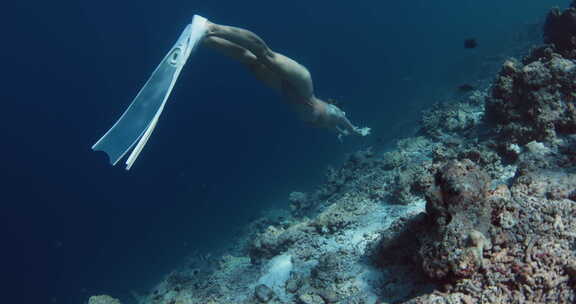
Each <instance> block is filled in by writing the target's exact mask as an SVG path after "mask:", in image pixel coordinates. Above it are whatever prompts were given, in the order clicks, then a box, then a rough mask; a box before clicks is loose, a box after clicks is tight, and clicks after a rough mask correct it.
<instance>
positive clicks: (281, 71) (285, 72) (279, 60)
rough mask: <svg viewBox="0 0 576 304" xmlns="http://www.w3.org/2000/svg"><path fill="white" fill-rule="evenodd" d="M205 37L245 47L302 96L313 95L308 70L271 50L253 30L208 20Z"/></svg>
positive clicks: (308, 96)
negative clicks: (216, 38)
mask: <svg viewBox="0 0 576 304" xmlns="http://www.w3.org/2000/svg"><path fill="white" fill-rule="evenodd" d="M206 37H207V38H208V37H218V38H222V39H225V40H227V41H230V42H232V43H235V44H237V45H239V46H241V47H243V48H245V49H247V50H248V51H250V52H251V53H252V54H254V55H255V56H256V57H257V58H258V61H259V62H261V63H262V64H263V65H264V66H266V67H267V68H268V69H269V70H270V71H271V72H273V73H274V74H276V75H277V76H276V77H279V78H280V79H282V80H283V81H286V82H288V83H290V84H291V85H292V87H294V88H295V90H296V91H297V92H298V94H299V95H300V96H301V97H302V98H310V97H313V94H314V86H313V84H312V77H311V76H310V72H309V71H308V70H307V69H306V68H305V67H304V66H302V65H301V64H299V63H297V62H296V61H294V60H292V59H290V58H288V57H286V56H284V55H282V54H278V53H276V52H274V51H272V50H271V49H270V48H269V47H268V45H266V43H265V42H264V40H262V38H260V37H258V36H257V35H256V34H254V33H253V32H251V31H248V30H245V29H242V28H237V27H233V26H227V25H219V24H214V23H210V22H209V23H208V31H207V33H206Z"/></svg>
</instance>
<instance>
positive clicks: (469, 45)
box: [464, 38, 478, 49]
mask: <svg viewBox="0 0 576 304" xmlns="http://www.w3.org/2000/svg"><path fill="white" fill-rule="evenodd" d="M477 46H478V42H477V41H476V38H470V39H466V40H464V48H466V49H473V48H476V47H477Z"/></svg>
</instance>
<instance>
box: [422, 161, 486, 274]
mask: <svg viewBox="0 0 576 304" xmlns="http://www.w3.org/2000/svg"><path fill="white" fill-rule="evenodd" d="M434 177H435V178H434V180H435V183H434V185H432V187H430V189H428V192H427V193H426V202H427V204H426V210H427V213H428V214H429V217H430V220H431V221H432V222H433V227H434V229H433V231H431V232H430V233H425V234H424V235H423V236H422V237H421V242H422V247H421V248H420V258H421V259H422V266H423V269H424V272H426V273H427V274H428V275H429V276H430V277H431V278H435V279H450V278H453V277H456V278H462V277H469V276H471V275H472V274H473V273H474V272H476V271H478V269H479V268H480V267H481V266H482V252H483V249H484V248H487V247H490V245H489V241H488V240H487V239H486V237H485V236H484V235H487V233H488V228H489V226H490V219H491V217H490V216H491V206H490V205H489V204H488V202H487V200H486V194H487V192H488V189H489V182H490V179H489V177H488V175H487V174H486V173H485V172H484V171H482V170H481V169H480V168H479V167H478V166H477V165H475V164H474V163H473V162H472V161H470V160H467V159H466V160H463V161H449V162H447V163H446V164H445V165H444V166H442V167H441V169H440V170H438V171H437V172H436V173H435V174H434Z"/></svg>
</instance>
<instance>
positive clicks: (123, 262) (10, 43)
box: [0, 0, 568, 303]
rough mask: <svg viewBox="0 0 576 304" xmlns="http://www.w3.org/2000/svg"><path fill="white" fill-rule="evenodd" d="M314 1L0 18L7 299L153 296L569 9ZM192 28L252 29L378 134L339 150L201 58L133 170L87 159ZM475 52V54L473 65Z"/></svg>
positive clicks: (146, 5) (132, 7)
mask: <svg viewBox="0 0 576 304" xmlns="http://www.w3.org/2000/svg"><path fill="white" fill-rule="evenodd" d="M309 2H310V1H304V0H292V1H288V2H286V3H290V4H289V5H286V6H282V4H281V2H270V1H249V2H243V1H214V0H212V1H170V0H168V1H136V0H127V1H111V0H102V1H70V0H66V1H25V2H22V1H19V2H18V3H7V4H3V6H5V8H4V9H3V10H4V13H5V14H6V16H4V17H3V18H0V26H1V28H2V30H1V33H2V37H1V39H2V40H1V41H2V48H1V50H0V55H1V59H2V64H3V67H2V69H3V73H2V74H1V75H2V76H0V77H1V83H2V85H1V87H2V90H1V91H0V100H1V102H2V105H3V108H2V114H3V115H2V119H0V132H1V134H2V143H1V146H0V147H1V148H2V149H1V153H2V154H1V155H2V160H3V161H2V162H1V163H0V172H2V173H3V176H4V179H3V180H2V182H1V186H0V187H1V188H0V189H2V196H1V197H2V198H0V199H1V204H2V210H1V212H0V216H1V218H0V220H1V222H2V227H0V228H2V232H3V235H4V236H3V246H2V253H3V255H5V259H4V261H6V262H7V265H6V267H5V268H4V271H6V272H5V273H10V276H9V282H8V283H10V285H6V286H7V287H10V286H11V285H13V286H14V287H12V288H13V289H12V290H13V292H14V293H13V294H15V295H18V296H19V298H20V303H45V302H46V301H47V300H46V299H49V298H51V299H53V300H54V301H56V303H81V302H82V301H85V300H86V299H87V297H88V296H89V295H92V294H98V293H110V294H112V295H114V296H117V297H122V298H123V299H128V298H129V297H128V292H129V290H131V289H135V290H145V289H146V288H148V287H150V286H151V284H154V283H155V282H157V280H158V279H159V278H160V277H161V276H162V275H163V274H165V273H166V272H167V271H169V270H171V269H172V267H175V265H177V264H178V263H179V262H181V261H182V259H183V257H184V256H185V255H186V254H187V253H189V252H191V251H192V250H194V249H199V250H209V248H211V247H213V246H218V245H221V244H220V242H224V241H226V240H227V238H229V237H231V236H233V235H234V234H235V233H236V232H237V231H239V229H240V228H241V226H242V225H243V224H244V223H245V222H246V221H248V220H249V219H250V218H252V217H254V216H257V215H258V211H259V210H260V209H261V208H262V207H264V206H271V205H278V206H281V205H285V204H286V198H287V195H288V193H289V192H290V191H293V190H310V189H312V188H313V185H314V183H317V182H318V181H319V180H321V176H322V172H323V171H324V169H325V167H326V166H327V165H329V164H337V163H338V161H339V160H341V159H342V157H343V155H344V154H345V153H346V152H349V151H352V150H354V149H357V148H358V147H365V146H369V145H381V144H382V142H388V141H389V140H390V139H392V138H393V137H395V136H398V135H400V134H402V133H403V132H406V131H409V130H410V129H412V128H413V127H414V125H413V124H411V123H412V121H413V119H414V118H415V117H417V115H418V112H419V110H420V109H422V108H424V107H425V106H426V105H428V104H430V103H432V102H435V101H438V100H440V99H442V98H445V97H446V96H447V94H448V95H450V94H449V92H451V88H453V87H455V86H457V85H459V84H461V83H464V82H467V81H472V80H474V79H475V77H476V76H477V75H479V74H480V73H482V63H483V60H484V59H483V58H485V57H486V56H491V55H494V54H498V53H500V52H502V51H504V50H506V49H507V48H510V47H512V46H514V43H515V39H516V37H517V36H516V35H517V33H518V32H522V31H525V30H526V28H528V27H529V25H530V24H533V23H536V22H539V21H541V20H542V19H543V16H544V14H545V13H546V11H547V9H548V8H549V7H551V6H552V5H561V6H566V5H567V2H568V1H559V0H558V1H556V0H555V1H526V0H523V1H521V0H509V1H501V0H490V1H471V0H464V1H463V0H459V1H455V0H453V1H441V2H438V1H418V0H415V1H397V3H389V1H386V2H385V1H354V2H350V1H315V2H314V3H315V4H313V5H310V4H309ZM195 13H198V14H201V15H203V16H206V17H208V18H209V19H211V20H213V21H214V22H217V23H223V24H229V25H235V26H240V27H245V28H248V29H251V30H253V31H255V32H256V33H258V34H259V35H260V36H261V37H262V38H264V39H265V40H266V41H267V42H268V44H269V45H270V46H271V47H272V48H273V49H274V50H276V51H278V52H281V53H284V54H286V55H288V56H290V57H292V58H294V59H295V60H297V61H299V62H301V63H302V64H304V65H305V66H307V67H308V68H309V69H310V71H311V72H312V75H313V78H314V81H315V87H316V91H317V95H318V96H319V97H321V98H337V99H341V100H342V101H343V102H344V110H345V111H347V113H349V115H350V117H351V119H352V120H353V121H354V122H356V123H357V124H359V125H369V126H371V127H372V128H373V129H374V135H373V136H371V137H369V138H362V139H360V138H348V139H346V140H345V143H344V144H340V143H338V141H337V140H336V138H335V136H334V135H333V134H331V133H329V132H326V131H323V130H315V129H310V128H308V127H307V126H305V125H304V124H303V123H301V122H299V121H298V120H297V119H296V116H295V115H294V114H293V113H291V112H290V111H289V109H288V107H287V106H286V105H285V104H283V103H282V102H281V100H280V98H279V97H278V96H277V95H276V94H275V93H274V92H272V91H270V90H269V89H267V88H265V87H263V86H262V85H261V84H260V83H258V82H256V80H254V79H253V78H252V77H251V75H249V74H248V73H247V72H246V71H245V70H244V69H243V67H242V66H240V65H239V64H238V63H236V62H233V61H231V60H230V59H228V58H224V57H222V56H220V55H219V54H214V53H212V52H210V50H205V49H200V50H199V51H198V53H196V54H194V55H193V56H192V57H191V59H190V60H189V62H188V64H187V66H186V67H185V69H184V71H183V73H182V75H181V78H180V80H179V82H178V84H177V86H176V88H175V90H174V92H173V95H172V97H171V100H170V101H169V105H168V107H167V109H166V110H165V112H164V115H163V117H162V118H161V121H160V123H159V126H158V128H157V129H156V131H155V133H154V136H153V137H152V139H151V140H150V142H149V144H148V146H147V147H146V149H145V151H144V152H143V154H142V155H141V157H140V159H139V160H138V161H137V162H136V165H135V166H134V168H133V169H132V170H131V171H130V172H126V171H124V170H123V169H122V168H120V167H111V166H109V164H108V162H107V159H106V157H105V155H104V154H102V153H94V152H91V151H90V146H91V145H92V144H93V143H94V142H95V141H96V140H97V139H98V138H99V137H100V136H101V135H102V134H103V133H104V132H105V131H106V130H107V129H108V128H109V127H110V126H111V125H112V124H113V123H114V121H115V120H116V119H117V118H118V116H119V115H120V114H121V113H122V111H124V109H125V108H126V106H127V105H128V104H129V103H130V102H131V100H132V98H133V97H134V95H135V93H136V92H137V90H138V89H139V88H140V87H141V86H142V85H143V83H144V82H145V81H146V79H147V77H148V76H149V74H150V73H151V72H152V70H153V69H154V68H155V66H156V65H157V64H158V63H159V62H160V60H161V58H162V57H163V56H164V54H165V52H166V51H167V50H168V49H169V48H170V47H171V46H172V44H173V42H174V41H175V40H176V38H177V37H178V35H179V34H180V32H181V30H182V29H183V28H184V26H185V25H186V23H188V22H189V21H190V18H191V16H192V15H193V14H195ZM468 37H477V38H478V41H479V42H480V47H479V48H478V49H475V50H465V49H464V48H463V47H462V42H463V40H464V39H465V38H468ZM447 92H448V93H447ZM10 270H11V271H10ZM35 283H39V284H40V285H38V287H37V288H32V286H36V284H35ZM26 290H34V291H35V292H22V291H26ZM28 297H29V298H30V299H27V298H28ZM34 297H36V300H35V302H32V301H33V300H32V298H34Z"/></svg>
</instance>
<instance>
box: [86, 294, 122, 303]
mask: <svg viewBox="0 0 576 304" xmlns="http://www.w3.org/2000/svg"><path fill="white" fill-rule="evenodd" d="M88 304H121V303H120V300H118V299H114V298H112V297H111V296H108V295H100V296H91V297H90V299H88Z"/></svg>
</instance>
